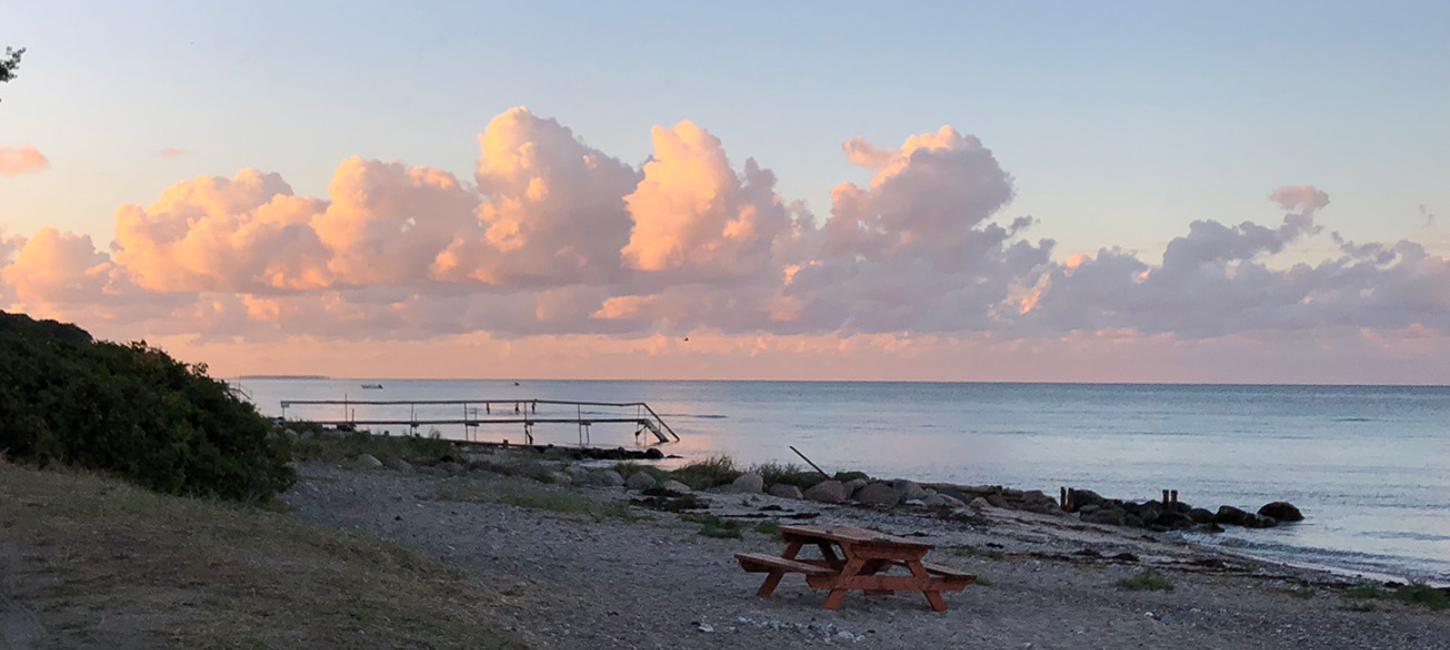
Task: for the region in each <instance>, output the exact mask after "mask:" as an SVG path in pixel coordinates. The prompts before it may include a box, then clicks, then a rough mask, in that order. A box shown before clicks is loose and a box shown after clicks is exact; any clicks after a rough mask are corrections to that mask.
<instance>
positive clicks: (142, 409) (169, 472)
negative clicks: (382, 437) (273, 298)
mask: <svg viewBox="0 0 1450 650" xmlns="http://www.w3.org/2000/svg"><path fill="white" fill-rule="evenodd" d="M0 453H3V454H4V455H5V456H6V457H8V458H11V459H13V460H19V461H29V462H33V463H36V464H38V465H40V466H48V465H66V466H74V467H82V468H87V469H94V470H101V471H105V472H108V473H112V474H115V475H118V476H121V477H123V478H126V479H129V480H131V481H134V482H136V483H139V484H141V485H143V486H145V487H148V488H150V489H153V490H156V491H158V492H166V493H170V494H185V495H196V496H215V497H221V498H226V499H238V500H260V499H266V498H268V497H271V496H272V495H274V494H275V493H277V492H278V491H281V490H284V489H286V488H287V486H289V485H291V483H292V481H293V479H294V476H293V473H292V470H291V469H290V468H289V467H288V466H287V462H288V461H289V460H290V446H289V444H288V441H287V440H286V438H285V437H283V436H281V435H280V434H278V433H277V432H276V431H274V429H273V427H272V425H271V423H270V422H268V421H267V419H266V418H264V417H262V416H261V415H259V414H258V413H257V411H256V409H255V408H254V407H253V406H252V405H251V404H249V403H247V402H244V401H242V400H240V399H237V398H236V397H235V396H233V395H232V394H231V392H230V391H228V390H227V386H226V384H224V383H222V382H220V381H217V380H215V379H212V378H211V377H209V376H207V369H206V366H205V364H197V365H187V364H184V363H181V362H178V361H176V360H175V359H172V358H171V357H170V356H168V355H167V354H166V353H165V352H163V351H161V350H159V349H156V348H153V347H150V346H147V345H146V343H145V342H139V343H132V344H130V345H121V344H117V343H110V342H105V341H95V340H93V339H92V338H91V336H90V334H88V333H86V331H85V330H82V329H81V328H79V327H76V326H74V325H70V324H64V323H57V322H55V321H35V320H32V319H31V318H29V317H28V316H25V315H23V314H7V313H4V312H0Z"/></svg>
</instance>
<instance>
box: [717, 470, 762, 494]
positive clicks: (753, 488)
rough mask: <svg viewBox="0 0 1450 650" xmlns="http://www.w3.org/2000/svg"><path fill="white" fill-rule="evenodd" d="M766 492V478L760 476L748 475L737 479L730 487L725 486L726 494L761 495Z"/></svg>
mask: <svg viewBox="0 0 1450 650" xmlns="http://www.w3.org/2000/svg"><path fill="white" fill-rule="evenodd" d="M763 490H765V478H764V477H762V476H761V475H759V474H755V473H748V474H741V475H740V476H738V477H736V479H735V480H734V481H731V482H730V485H727V486H725V489H724V490H723V491H725V492H739V493H743V494H760V492H762V491H763Z"/></svg>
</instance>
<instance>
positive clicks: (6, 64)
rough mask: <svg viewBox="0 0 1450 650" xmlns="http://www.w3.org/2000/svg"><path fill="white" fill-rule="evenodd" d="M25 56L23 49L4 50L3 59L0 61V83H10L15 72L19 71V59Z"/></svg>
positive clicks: (11, 48)
mask: <svg viewBox="0 0 1450 650" xmlns="http://www.w3.org/2000/svg"><path fill="white" fill-rule="evenodd" d="M24 54H25V48H23V47H22V48H20V49H18V50H17V49H15V48H13V47H7V48H5V58H3V59H0V82H5V81H10V80H11V79H14V78H15V71H16V70H19V69H20V57H21V56H22V55H24Z"/></svg>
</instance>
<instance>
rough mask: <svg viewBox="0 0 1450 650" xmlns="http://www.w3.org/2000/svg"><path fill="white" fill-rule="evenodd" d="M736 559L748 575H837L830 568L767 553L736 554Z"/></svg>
mask: <svg viewBox="0 0 1450 650" xmlns="http://www.w3.org/2000/svg"><path fill="white" fill-rule="evenodd" d="M735 559H736V560H737V561H739V562H740V568H742V569H745V571H746V572H748V573H770V572H773V571H777V570H779V571H785V572H789V573H804V574H806V575H807V576H815V575H825V576H834V575H836V572H835V571H833V570H831V569H830V568H829V567H823V566H817V565H814V564H807V563H805V562H799V561H796V560H789V559H786V558H783V557H778V556H775V555H768V554H765V553H736V554H735Z"/></svg>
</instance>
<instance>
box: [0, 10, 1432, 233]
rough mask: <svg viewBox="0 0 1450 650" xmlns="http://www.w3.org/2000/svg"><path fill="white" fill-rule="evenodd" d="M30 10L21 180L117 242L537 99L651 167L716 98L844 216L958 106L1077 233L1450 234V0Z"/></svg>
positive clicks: (86, 228) (763, 150)
mask: <svg viewBox="0 0 1450 650" xmlns="http://www.w3.org/2000/svg"><path fill="white" fill-rule="evenodd" d="M8 4H9V7H8V8H7V9H6V11H5V13H6V20H5V21H4V24H3V25H0V41H3V42H4V43H13V44H17V45H25V46H27V47H29V48H30V53H29V54H28V55H27V59H26V62H25V66H24V68H23V76H22V77H21V78H20V79H19V80H17V81H16V82H15V83H13V84H11V85H10V87H8V88H6V89H5V92H4V95H3V96H4V97H5V98H6V101H5V103H4V105H3V107H0V144H9V145H16V144H33V145H35V146H37V147H38V148H40V150H41V151H43V152H44V153H45V154H46V155H47V156H48V157H49V158H50V160H51V164H52V167H53V168H52V170H51V171H49V172H47V173H44V174H36V175H31V176H29V177H22V178H19V179H11V180H8V181H6V182H4V183H0V219H3V222H4V223H7V224H9V225H10V227H11V228H12V229H13V230H16V231H20V232H22V233H24V232H26V231H29V230H32V229H33V228H35V227H37V226H39V225H41V224H52V225H58V226H62V227H66V228H70V229H75V230H79V231H83V232H88V233H90V234H92V235H93V236H94V237H96V238H97V240H98V241H100V242H104V241H106V240H108V239H109V234H110V227H111V220H112V215H113V212H114V210H115V208H116V207H117V206H118V205H119V204H121V203H123V202H136V203H141V204H143V205H144V204H147V203H149V202H150V201H152V200H154V198H155V197H156V196H157V194H158V193H159V191H160V190H161V189H163V188H164V187H166V186H167V185H169V184H171V183H172V182H175V181H178V180H181V179H185V178H190V177H192V176H196V175H200V174H208V175H230V174H232V173H233V172H234V171H235V170H236V169H238V168H241V167H244V166H255V167H259V168H262V169H267V170H276V171H279V172H282V174H283V175H284V177H286V178H287V179H288V180H289V181H290V182H291V183H292V184H293V186H294V187H295V189H296V190H297V191H298V192H299V193H307V194H313V195H320V194H322V193H323V190H324V189H325V187H326V183H327V179H328V178H329V176H330V174H331V171H332V169H333V168H334V167H335V165H336V163H337V162H338V161H339V160H341V159H342V158H344V157H346V156H349V155H354V154H361V155H365V156H370V157H378V158H382V159H401V160H404V161H407V162H409V163H412V164H430V165H436V166H441V167H444V168H446V169H449V170H451V171H454V172H456V173H460V174H463V175H466V174H468V172H469V171H470V170H471V168H472V166H473V164H474V160H475V159H476V156H477V150H476V149H477V147H476V144H475V142H474V140H473V138H474V135H475V134H476V133H477V132H478V131H480V130H481V129H482V127H483V126H484V124H485V123H486V122H487V120H488V119H489V118H490V117H491V116H493V115H495V114H497V113H499V112H500V111H502V110H504V109H505V108H507V107H509V106H513V105H519V104H523V105H527V106H529V107H530V108H531V109H532V110H534V111H535V112H537V113H539V114H542V115H548V116H554V117H557V118H558V119H559V120H560V121H561V122H563V123H564V124H566V125H568V126H570V127H571V128H573V129H574V130H575V131H576V132H577V133H579V134H580V135H581V136H583V137H584V138H585V139H586V140H587V141H588V142H589V143H590V144H592V145H594V146H596V147H599V148H601V149H603V150H605V151H606V152H609V153H611V154H613V155H615V156H618V157H620V158H622V159H624V160H625V161H626V162H631V163H638V162H640V161H641V160H642V159H643V158H644V157H645V156H646V155H647V154H648V151H649V137H648V129H649V127H650V126H651V125H652V124H672V123H674V122H675V121H677V120H680V119H691V120H694V121H696V122H698V123H699V124H701V125H702V126H704V127H706V128H708V129H710V130H711V131H712V132H713V133H715V134H716V135H718V136H720V137H721V139H722V140H724V143H725V146H726V149H727V151H728V152H729V153H730V155H731V157H732V159H733V160H734V161H735V163H736V164H737V166H738V165H740V164H742V163H743V160H744V158H746V157H748V156H753V157H755V158H756V159H757V160H758V161H760V162H761V163H762V164H763V165H764V166H766V167H768V168H770V169H772V170H774V171H775V172H776V173H777V175H778V176H779V178H780V189H781V192H782V194H783V195H785V196H787V197H791V198H800V199H804V200H806V201H807V202H808V203H809V204H810V206H811V208H812V209H813V210H814V211H816V212H817V213H820V214H822V216H824V213H825V212H826V211H828V210H829V201H828V198H827V197H828V193H829V190H830V188H831V186H833V185H834V184H835V183H838V182H841V181H842V180H857V181H860V180H862V179H864V178H865V172H863V171H862V170H859V169H856V168H853V167H851V166H850V165H849V164H847V163H846V161H845V160H844V158H843V157H842V155H841V153H840V143H841V141H842V140H844V139H846V138H848V137H852V136H856V135H863V136H866V137H868V138H870V139H871V140H873V141H875V142H877V143H878V144H881V145H883V146H894V145H897V144H899V143H900V141H901V140H902V139H903V138H904V137H906V136H907V135H910V134H913V133H919V132H924V131H928V130H933V129H935V128H936V127H938V126H940V125H942V124H952V125H954V126H956V127H957V128H959V129H960V130H962V131H963V132H966V133H971V134H975V135H977V136H979V137H980V138H982V140H983V141H984V143H985V144H986V145H987V146H988V147H990V148H992V149H993V150H994V152H995V153H996V154H997V156H998V158H999V159H1000V160H1001V162H1002V164H1003V166H1004V167H1005V168H1006V169H1007V170H1008V171H1009V172H1011V173H1012V174H1013V175H1014V176H1015V178H1016V181H1017V191H1018V198H1017V200H1016V201H1015V202H1014V203H1013V205H1012V206H1010V207H1009V212H1011V213H1014V214H1032V215H1034V216H1036V217H1038V218H1039V219H1041V221H1042V223H1043V225H1042V226H1041V227H1040V228H1038V229H1037V233H1038V236H1051V237H1053V238H1056V239H1058V240H1059V241H1060V243H1061V245H1060V248H1059V251H1058V252H1059V254H1070V253H1071V252H1073V251H1076V250H1089V249H1092V248H1095V247H1096V246H1100V245H1112V244H1122V245H1124V246H1128V247H1133V248H1142V249H1143V250H1145V251H1147V252H1151V251H1153V250H1154V249H1155V247H1157V246H1161V245H1162V244H1163V243H1164V242H1165V241H1166V240H1167V239H1168V238H1170V237H1173V236H1176V235H1178V234H1180V233H1182V231H1183V230H1184V228H1185V226H1186V224H1187V222H1188V221H1189V220H1191V219H1194V218H1204V217H1209V218H1217V219H1222V220H1225V221H1232V222H1237V221H1239V220H1243V219H1254V220H1257V221H1273V220H1275V219H1276V218H1277V215H1276V213H1275V209H1274V208H1273V206H1272V205H1270V204H1269V203H1268V202H1267V201H1265V200H1264V197H1265V195H1266V194H1267V193H1268V192H1269V191H1270V190H1271V189H1272V188H1273V187H1275V186H1277V185H1281V184H1288V183H1312V184H1315V185H1317V186H1319V187H1321V188H1324V189H1325V190H1326V191H1328V192H1329V193H1330V196H1331V197H1332V200H1333V207H1331V208H1330V209H1329V210H1327V211H1325V212H1324V213H1323V214H1322V216H1321V223H1323V224H1324V225H1326V226H1327V227H1328V228H1330V229H1336V228H1337V229H1340V230H1342V231H1344V232H1345V233H1346V234H1347V235H1349V236H1352V237H1355V238H1361V239H1370V238H1373V239H1378V240H1385V239H1394V238H1399V237H1406V236H1409V237H1416V238H1417V239H1421V240H1426V239H1431V240H1436V241H1443V237H1442V236H1441V235H1440V234H1439V233H1438V232H1432V233H1426V232H1424V231H1423V229H1422V228H1421V224H1422V223H1423V219H1421V218H1420V216H1419V213H1418V206H1419V205H1420V204H1426V205H1428V206H1430V208H1431V209H1432V210H1439V211H1442V212H1443V211H1447V210H1450V120H1447V119H1445V118H1444V116H1445V115H1446V114H1447V112H1446V111H1447V109H1446V107H1447V105H1450V103H1447V99H1450V39H1446V38H1445V34H1446V29H1447V27H1450V5H1447V4H1445V3H1394V4H1391V5H1389V6H1378V7H1372V6H1370V5H1368V4H1367V3H1326V2H1313V3H1291V2H1281V3H1267V4H1265V3H1237V4H1236V3H1225V4H1213V5H1199V6H1186V5H1182V4H1174V5H1173V6H1164V5H1162V4H1161V3H1147V4H1133V3H1115V4H1112V5H1100V4H1093V5H1091V6H1090V5H1088V4H1084V3H1037V4H1031V5H1018V4H1007V3H989V4H969V3H944V4H937V3H919V4H914V5H910V6H906V7H898V8H892V9H891V10H890V11H889V12H888V11H884V10H883V8H882V7H881V6H880V5H879V4H877V3H869V4H868V3H809V2H795V3H770V4H766V3H754V4H752V3H732V4H731V5H728V6H724V5H721V6H704V5H703V4H701V3H628V4H627V5H625V4H613V3H564V4H557V3H506V4H502V5H497V6H490V7H460V6H454V4H453V3H410V4H409V6H403V5H401V4H399V3H351V2H350V3H295V4H305V6H302V7H293V6H290V5H292V4H294V3H277V2H248V3H190V4H186V5H183V4H181V3H171V2H153V3H126V5H125V6H122V4H121V3H52V2H44V3H41V2H25V1H22V2H18V3H17V2H12V3H8ZM168 146H171V147H180V148H184V149H187V150H189V151H192V152H194V155H191V156H185V157H179V158H173V159H167V158H161V157H159V156H157V155H155V152H156V151H157V150H159V149H161V148H162V147H168Z"/></svg>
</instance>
